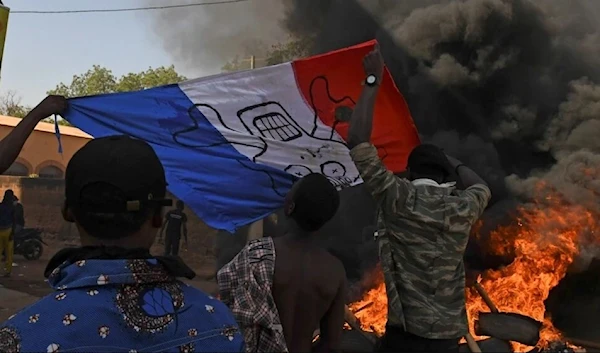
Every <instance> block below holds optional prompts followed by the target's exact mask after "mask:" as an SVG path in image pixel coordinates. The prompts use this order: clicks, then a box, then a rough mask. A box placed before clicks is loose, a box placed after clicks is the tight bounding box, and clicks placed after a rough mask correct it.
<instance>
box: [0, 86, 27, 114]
mask: <svg viewBox="0 0 600 353" xmlns="http://www.w3.org/2000/svg"><path fill="white" fill-rule="evenodd" d="M29 110H30V109H29V108H28V107H26V106H24V105H22V104H21V97H20V96H19V95H18V94H17V92H15V91H8V92H6V93H5V94H4V95H2V96H0V114H2V115H7V116H14V117H17V118H23V117H25V115H27V112H29Z"/></svg>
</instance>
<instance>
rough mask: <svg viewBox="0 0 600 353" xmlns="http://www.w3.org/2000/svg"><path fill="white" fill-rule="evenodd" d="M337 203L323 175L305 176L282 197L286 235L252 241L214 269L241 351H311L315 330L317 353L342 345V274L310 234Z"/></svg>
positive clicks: (336, 198)
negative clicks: (243, 347) (240, 336)
mask: <svg viewBox="0 0 600 353" xmlns="http://www.w3.org/2000/svg"><path fill="white" fill-rule="evenodd" d="M339 204H340V199H339V195H338V192H337V190H336V189H335V187H334V186H333V185H332V184H331V183H330V182H329V180H327V178H326V177H324V176H323V175H321V174H309V175H307V176H305V177H304V178H302V179H300V180H299V181H298V182H296V184H294V186H293V187H292V189H291V190H290V192H289V193H288V195H287V197H286V199H285V206H284V207H285V209H284V211H285V215H286V218H287V219H288V221H289V222H288V223H289V226H290V227H289V229H288V232H287V234H286V235H284V236H283V237H279V238H276V239H272V238H268V237H264V238H260V239H256V240H253V241H251V242H250V243H248V245H247V246H246V247H245V248H244V249H242V251H241V252H240V253H239V254H238V255H237V256H236V257H235V258H234V259H233V260H231V262H229V263H228V264H226V265H225V266H223V268H221V270H219V272H218V274H217V281H218V283H219V295H220V298H221V300H222V301H223V302H224V303H225V304H227V305H228V306H229V307H230V308H231V310H232V312H233V315H234V316H235V318H236V320H237V322H238V324H239V325H240V327H241V329H242V331H243V332H244V340H245V341H246V352H248V353H254V352H310V351H311V350H312V349H311V348H312V338H313V333H314V331H315V329H316V328H320V330H321V344H320V345H319V350H320V351H326V352H334V351H336V350H338V349H339V346H340V341H341V335H342V327H343V324H344V305H345V304H346V301H345V289H346V288H345V287H346V272H345V271H344V267H343V265H342V263H341V262H340V261H339V260H338V259H336V258H335V257H334V256H333V255H331V254H329V253H328V252H327V251H326V250H324V249H322V248H321V247H319V245H318V244H317V241H316V240H317V239H316V238H315V232H317V231H318V230H319V229H320V228H321V227H323V225H325V223H327V222H328V221H329V220H330V219H331V218H332V217H333V216H334V215H335V213H336V211H337V209H338V207H339Z"/></svg>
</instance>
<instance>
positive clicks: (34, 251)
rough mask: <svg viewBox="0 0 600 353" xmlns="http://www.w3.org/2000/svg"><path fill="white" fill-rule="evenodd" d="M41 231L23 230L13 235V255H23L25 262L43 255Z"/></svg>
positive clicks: (34, 229)
mask: <svg viewBox="0 0 600 353" xmlns="http://www.w3.org/2000/svg"><path fill="white" fill-rule="evenodd" d="M41 234H42V230H41V229H39V228H23V229H22V230H20V231H19V232H17V233H15V235H14V251H15V252H14V253H15V255H23V257H25V258H26V259H27V260H37V259H39V258H40V257H41V256H42V254H43V253H44V245H46V246H48V244H46V243H45V242H44V240H42V236H41Z"/></svg>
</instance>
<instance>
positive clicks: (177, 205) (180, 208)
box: [175, 200, 185, 211]
mask: <svg viewBox="0 0 600 353" xmlns="http://www.w3.org/2000/svg"><path fill="white" fill-rule="evenodd" d="M175 207H177V209H178V210H180V211H183V209H184V208H185V204H184V203H183V201H181V200H177V202H176V203H175Z"/></svg>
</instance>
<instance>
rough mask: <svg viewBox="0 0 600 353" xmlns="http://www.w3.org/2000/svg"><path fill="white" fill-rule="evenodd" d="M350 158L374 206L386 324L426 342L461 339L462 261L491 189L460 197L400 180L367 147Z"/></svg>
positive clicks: (463, 330)
mask: <svg viewBox="0 0 600 353" xmlns="http://www.w3.org/2000/svg"><path fill="white" fill-rule="evenodd" d="M350 154H351V156H352V159H353V160H354V163H355V164H356V167H357V168H358V170H359V172H360V175H361V177H362V179H363V181H364V183H365V185H366V186H367V188H368V189H369V191H370V193H371V195H372V196H373V199H374V200H375V202H376V204H377V205H378V214H379V216H378V227H379V230H378V232H377V239H378V242H379V255H380V260H381V264H382V268H383V272H384V278H385V284H386V291H387V296H388V303H389V304H388V324H389V325H391V326H397V327H401V328H404V329H405V330H406V331H407V332H410V333H412V334H415V335H418V336H421V337H425V338H431V339H451V338H458V337H462V336H464V335H465V334H466V333H467V327H468V326H467V315H466V308H465V267H464V262H463V255H464V252H465V249H466V246H467V242H468V240H469V233H470V231H471V226H472V225H473V223H475V222H476V221H477V219H478V218H479V217H480V216H481V214H482V213H483V211H484V209H485V207H486V206H487V204H488V202H489V200H490V198H491V192H490V190H489V189H488V187H487V186H485V185H473V186H471V187H469V188H468V189H466V190H458V189H456V188H455V187H454V186H453V185H438V184H437V183H435V182H433V181H431V180H428V181H422V180H419V181H415V182H413V183H411V182H410V181H408V180H407V179H401V178H398V177H396V176H395V175H394V174H393V173H391V172H390V171H388V170H387V169H386V168H385V166H384V165H383V163H382V162H381V160H380V159H379V157H378V156H377V150H376V149H375V147H374V146H373V145H371V144H370V143H362V144H360V145H358V146H356V147H354V148H353V149H352V151H350ZM432 182H433V184H432Z"/></svg>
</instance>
